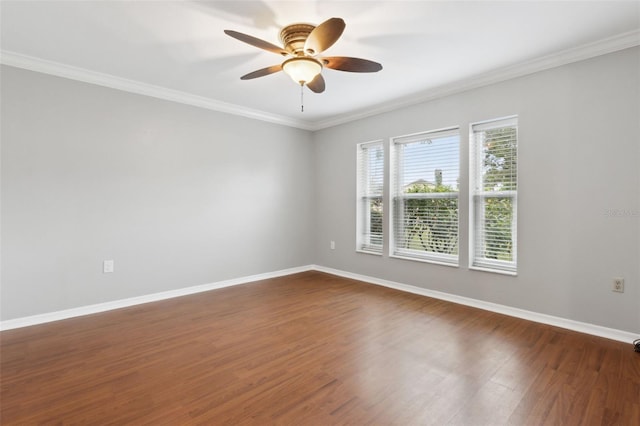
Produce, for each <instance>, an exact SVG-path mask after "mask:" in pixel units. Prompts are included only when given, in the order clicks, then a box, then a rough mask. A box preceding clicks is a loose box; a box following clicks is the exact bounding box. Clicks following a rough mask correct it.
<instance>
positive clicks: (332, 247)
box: [329, 241, 336, 250]
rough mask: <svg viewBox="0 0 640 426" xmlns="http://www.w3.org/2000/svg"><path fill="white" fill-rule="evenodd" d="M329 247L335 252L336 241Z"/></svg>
mask: <svg viewBox="0 0 640 426" xmlns="http://www.w3.org/2000/svg"><path fill="white" fill-rule="evenodd" d="M329 247H331V250H335V249H336V242H335V241H331V244H329Z"/></svg>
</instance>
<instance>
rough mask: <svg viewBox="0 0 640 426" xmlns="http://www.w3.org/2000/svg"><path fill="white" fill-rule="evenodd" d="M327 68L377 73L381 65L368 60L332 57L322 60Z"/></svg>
mask: <svg viewBox="0 0 640 426" xmlns="http://www.w3.org/2000/svg"><path fill="white" fill-rule="evenodd" d="M322 61H323V62H324V65H325V66H326V67H327V68H331V69H333V70H338V71H348V72H378V71H380V70H381V69H382V65H381V64H379V63H377V62H373V61H369V60H368V59H360V58H349V57H347V56H332V57H330V58H322Z"/></svg>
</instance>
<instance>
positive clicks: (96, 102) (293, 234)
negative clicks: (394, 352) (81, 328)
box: [0, 67, 314, 320]
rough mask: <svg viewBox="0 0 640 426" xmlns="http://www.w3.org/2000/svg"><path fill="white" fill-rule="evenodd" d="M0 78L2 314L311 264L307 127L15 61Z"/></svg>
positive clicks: (59, 307) (7, 315)
mask: <svg viewBox="0 0 640 426" xmlns="http://www.w3.org/2000/svg"><path fill="white" fill-rule="evenodd" d="M1 83H2V134H1V137H2V140H1V141H2V275H1V279H2V286H1V294H0V296H1V299H2V304H1V311H2V312H1V317H0V318H1V319H2V320H7V319H13V318H18V317H24V316H29V315H34V314H40V313H47V312H53V311H58V310H63V309H67V308H73V307H80V306H85V305H89V304H94V303H101V302H106V301H112V300H118V299H123V298H128V297H133V296H140V295H145V294H151V293H156V292H161V291H167V290H172V289H177V288H183V287H189V286H193V285H200V284H207V283H212V282H217V281H221V280H225V279H230V278H238V277H243V276H248V275H252V274H259V273H266V272H272V271H277V270H281V269H285V268H290V267H297V266H300V265H307V264H310V263H312V261H313V256H312V254H313V250H314V247H313V244H312V241H311V239H310V238H309V236H310V234H311V233H312V229H313V228H312V227H313V220H314V219H313V210H312V209H311V206H312V188H313V161H312V142H311V135H310V134H309V132H306V131H302V130H294V129H291V128H288V127H283V126H278V125H273V124H268V123H265V122H261V121H255V120H250V119H246V118H241V117H237V116H233V115H227V114H221V113H216V112H212V111H208V110H204V109H198V108H194V107H189V106H185V105H182V104H177V103H172V102H166V101H161V100H158V99H154V98H149V97H144V96H138V95H134V94H130V93H125V92H121V91H117V90H112V89H107V88H103V87H99V86H93V85H89V84H84V83H80V82H75V81H71V80H66V79H62V78H57V77H52V76H48V75H44V74H39V73H34V72H29V71H25V70H19V69H16V68H11V67H2V81H1ZM104 259H113V260H115V273H113V274H103V273H102V261H103V260H104Z"/></svg>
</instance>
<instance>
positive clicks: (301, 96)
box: [300, 82, 304, 112]
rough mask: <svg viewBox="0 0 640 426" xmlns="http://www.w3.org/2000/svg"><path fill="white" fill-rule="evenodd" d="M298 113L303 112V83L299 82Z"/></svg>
mask: <svg viewBox="0 0 640 426" xmlns="http://www.w3.org/2000/svg"><path fill="white" fill-rule="evenodd" d="M300 112H304V83H303V82H300Z"/></svg>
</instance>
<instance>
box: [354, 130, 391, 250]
mask: <svg viewBox="0 0 640 426" xmlns="http://www.w3.org/2000/svg"><path fill="white" fill-rule="evenodd" d="M383 187H384V146H383V144H382V141H376V142H369V143H363V144H359V145H358V206H357V210H358V235H357V243H356V244H357V250H360V251H364V252H369V253H377V254H381V253H382V238H383V230H382V207H383V206H382V194H383Z"/></svg>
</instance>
